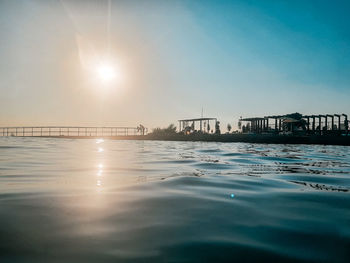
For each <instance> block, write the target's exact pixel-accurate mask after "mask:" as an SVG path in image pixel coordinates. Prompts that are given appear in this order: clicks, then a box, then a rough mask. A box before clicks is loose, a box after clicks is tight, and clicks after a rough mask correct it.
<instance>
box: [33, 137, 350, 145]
mask: <svg viewBox="0 0 350 263" xmlns="http://www.w3.org/2000/svg"><path fill="white" fill-rule="evenodd" d="M37 137H45V138H62V139H99V138H104V139H111V140H153V141H202V142H246V143H265V144H320V145H343V146H350V136H327V135H300V136H299V135H273V134H190V135H182V134H171V135H153V134H148V135H127V136H125V135H124V136H37Z"/></svg>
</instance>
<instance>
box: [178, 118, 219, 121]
mask: <svg viewBox="0 0 350 263" xmlns="http://www.w3.org/2000/svg"><path fill="white" fill-rule="evenodd" d="M211 120H217V118H196V119H184V120H179V121H211Z"/></svg>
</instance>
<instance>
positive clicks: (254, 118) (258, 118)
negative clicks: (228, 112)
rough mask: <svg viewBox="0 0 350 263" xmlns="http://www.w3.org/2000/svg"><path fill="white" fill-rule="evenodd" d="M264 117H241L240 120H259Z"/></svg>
mask: <svg viewBox="0 0 350 263" xmlns="http://www.w3.org/2000/svg"><path fill="white" fill-rule="evenodd" d="M264 119H265V118H262V117H253V118H243V119H241V121H259V120H264Z"/></svg>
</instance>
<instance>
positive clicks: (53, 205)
mask: <svg viewBox="0 0 350 263" xmlns="http://www.w3.org/2000/svg"><path fill="white" fill-rule="evenodd" d="M349 190H350V147H342V146H319V145H312V146H306V145H263V144H248V143H213V142H209V143H208V142H203V143H201V142H161V141H113V140H92V139H86V140H73V139H45V138H0V262H255V261H271V262H277V261H283V262H296V261H299V262H310V261H313V262H349V261H350V249H349V248H350V192H349Z"/></svg>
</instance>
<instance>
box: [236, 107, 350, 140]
mask: <svg viewBox="0 0 350 263" xmlns="http://www.w3.org/2000/svg"><path fill="white" fill-rule="evenodd" d="M239 122H240V123H241V127H242V132H243V133H292V134H294V133H305V134H320V135H331V134H333V135H335V134H342V133H346V134H348V132H349V124H348V116H347V115H346V114H326V115H302V114H300V113H297V112H296V113H292V114H286V115H273V116H264V117H254V118H241V119H240V120H239Z"/></svg>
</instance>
